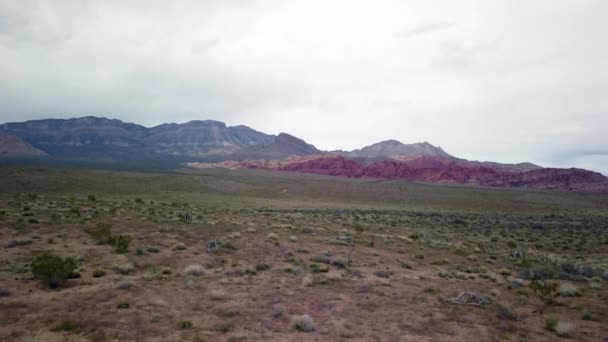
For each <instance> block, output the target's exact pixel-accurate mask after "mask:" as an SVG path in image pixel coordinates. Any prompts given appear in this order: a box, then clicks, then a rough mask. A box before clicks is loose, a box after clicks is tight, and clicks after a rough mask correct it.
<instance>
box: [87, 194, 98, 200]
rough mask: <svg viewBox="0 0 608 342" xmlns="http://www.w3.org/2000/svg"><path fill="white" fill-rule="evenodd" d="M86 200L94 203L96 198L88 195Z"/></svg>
mask: <svg viewBox="0 0 608 342" xmlns="http://www.w3.org/2000/svg"><path fill="white" fill-rule="evenodd" d="M87 198H88V199H89V201H96V200H97V198H96V197H95V195H88V196H87Z"/></svg>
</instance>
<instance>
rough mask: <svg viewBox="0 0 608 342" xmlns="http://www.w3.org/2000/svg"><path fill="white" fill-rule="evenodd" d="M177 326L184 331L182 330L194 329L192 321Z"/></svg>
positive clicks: (182, 322)
mask: <svg viewBox="0 0 608 342" xmlns="http://www.w3.org/2000/svg"><path fill="white" fill-rule="evenodd" d="M177 326H178V327H179V328H180V329H182V330H185V329H190V328H192V322H190V321H180V322H179V323H178V324H177Z"/></svg>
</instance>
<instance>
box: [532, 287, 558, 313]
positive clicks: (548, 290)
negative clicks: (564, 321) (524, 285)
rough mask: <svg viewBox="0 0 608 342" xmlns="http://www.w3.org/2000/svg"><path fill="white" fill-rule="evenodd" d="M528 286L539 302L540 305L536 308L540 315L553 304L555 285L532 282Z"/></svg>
mask: <svg viewBox="0 0 608 342" xmlns="http://www.w3.org/2000/svg"><path fill="white" fill-rule="evenodd" d="M529 286H530V288H531V289H532V291H534V293H535V294H536V296H537V297H538V299H539V300H540V303H539V304H538V305H537V307H536V308H537V311H538V313H539V314H541V315H542V314H543V312H544V310H545V308H546V307H547V306H549V305H553V303H554V298H555V295H556V292H557V284H555V283H548V282H546V281H537V280H532V281H531V282H530V285H529Z"/></svg>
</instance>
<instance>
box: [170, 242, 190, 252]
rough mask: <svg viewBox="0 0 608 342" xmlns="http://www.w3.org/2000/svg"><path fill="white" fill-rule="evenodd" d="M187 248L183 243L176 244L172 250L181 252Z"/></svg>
mask: <svg viewBox="0 0 608 342" xmlns="http://www.w3.org/2000/svg"><path fill="white" fill-rule="evenodd" d="M186 248H187V247H186V245H184V244H183V243H181V242H180V243H177V244H176V245H175V246H173V250H174V251H183V250H185V249H186Z"/></svg>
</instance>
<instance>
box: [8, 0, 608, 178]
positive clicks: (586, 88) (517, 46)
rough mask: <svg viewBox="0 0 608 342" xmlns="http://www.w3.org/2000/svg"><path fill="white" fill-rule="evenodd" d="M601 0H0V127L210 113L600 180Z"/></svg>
mask: <svg viewBox="0 0 608 342" xmlns="http://www.w3.org/2000/svg"><path fill="white" fill-rule="evenodd" d="M607 13H608V1H604V0H595V1H593V0H535V1H523V0H504V1H503V0H493V1H488V0H479V1H473V0H459V1H452V0H445V1H432V0H431V1H429V0H416V1H414V0H400V1H382V0H375V1H352V0H351V1H314V0H307V1H249V0H247V1H245V0H242V1H230V0H224V1H154V0H146V1H86V0H83V1H62V0H58V1H28V0H20V1H0V122H12V121H25V120H31V119H42V118H49V117H53V118H69V117H79V116H85V115H97V116H106V117H110V118H117V119H121V120H123V121H128V122H134V123H138V124H142V125H144V126H154V125H157V124H161V123H165V122H177V123H181V122H187V121H189V120H205V119H214V120H219V121H224V122H226V123H227V124H228V125H240V124H243V125H247V126H250V127H252V128H254V129H256V130H259V131H262V132H265V133H269V134H278V133H280V132H287V133H290V134H292V135H295V136H297V137H300V138H302V139H304V140H306V141H307V142H309V143H312V144H314V145H315V146H316V147H317V148H320V149H324V150H335V149H342V150H351V149H355V148H360V147H363V146H366V145H370V144H372V143H375V142H378V141H381V140H387V139H397V140H400V141H402V142H404V143H413V142H419V141H428V142H430V143H432V144H434V145H438V146H441V147H442V148H443V149H444V150H446V151H447V152H448V153H450V154H452V155H455V156H458V157H462V158H467V159H472V160H490V161H498V162H523V161H529V162H534V163H537V164H540V165H542V166H549V167H581V168H587V169H591V170H595V171H599V172H602V173H604V174H606V175H608V43H607V42H608V40H607V38H606V32H608V20H606V14H607Z"/></svg>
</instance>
